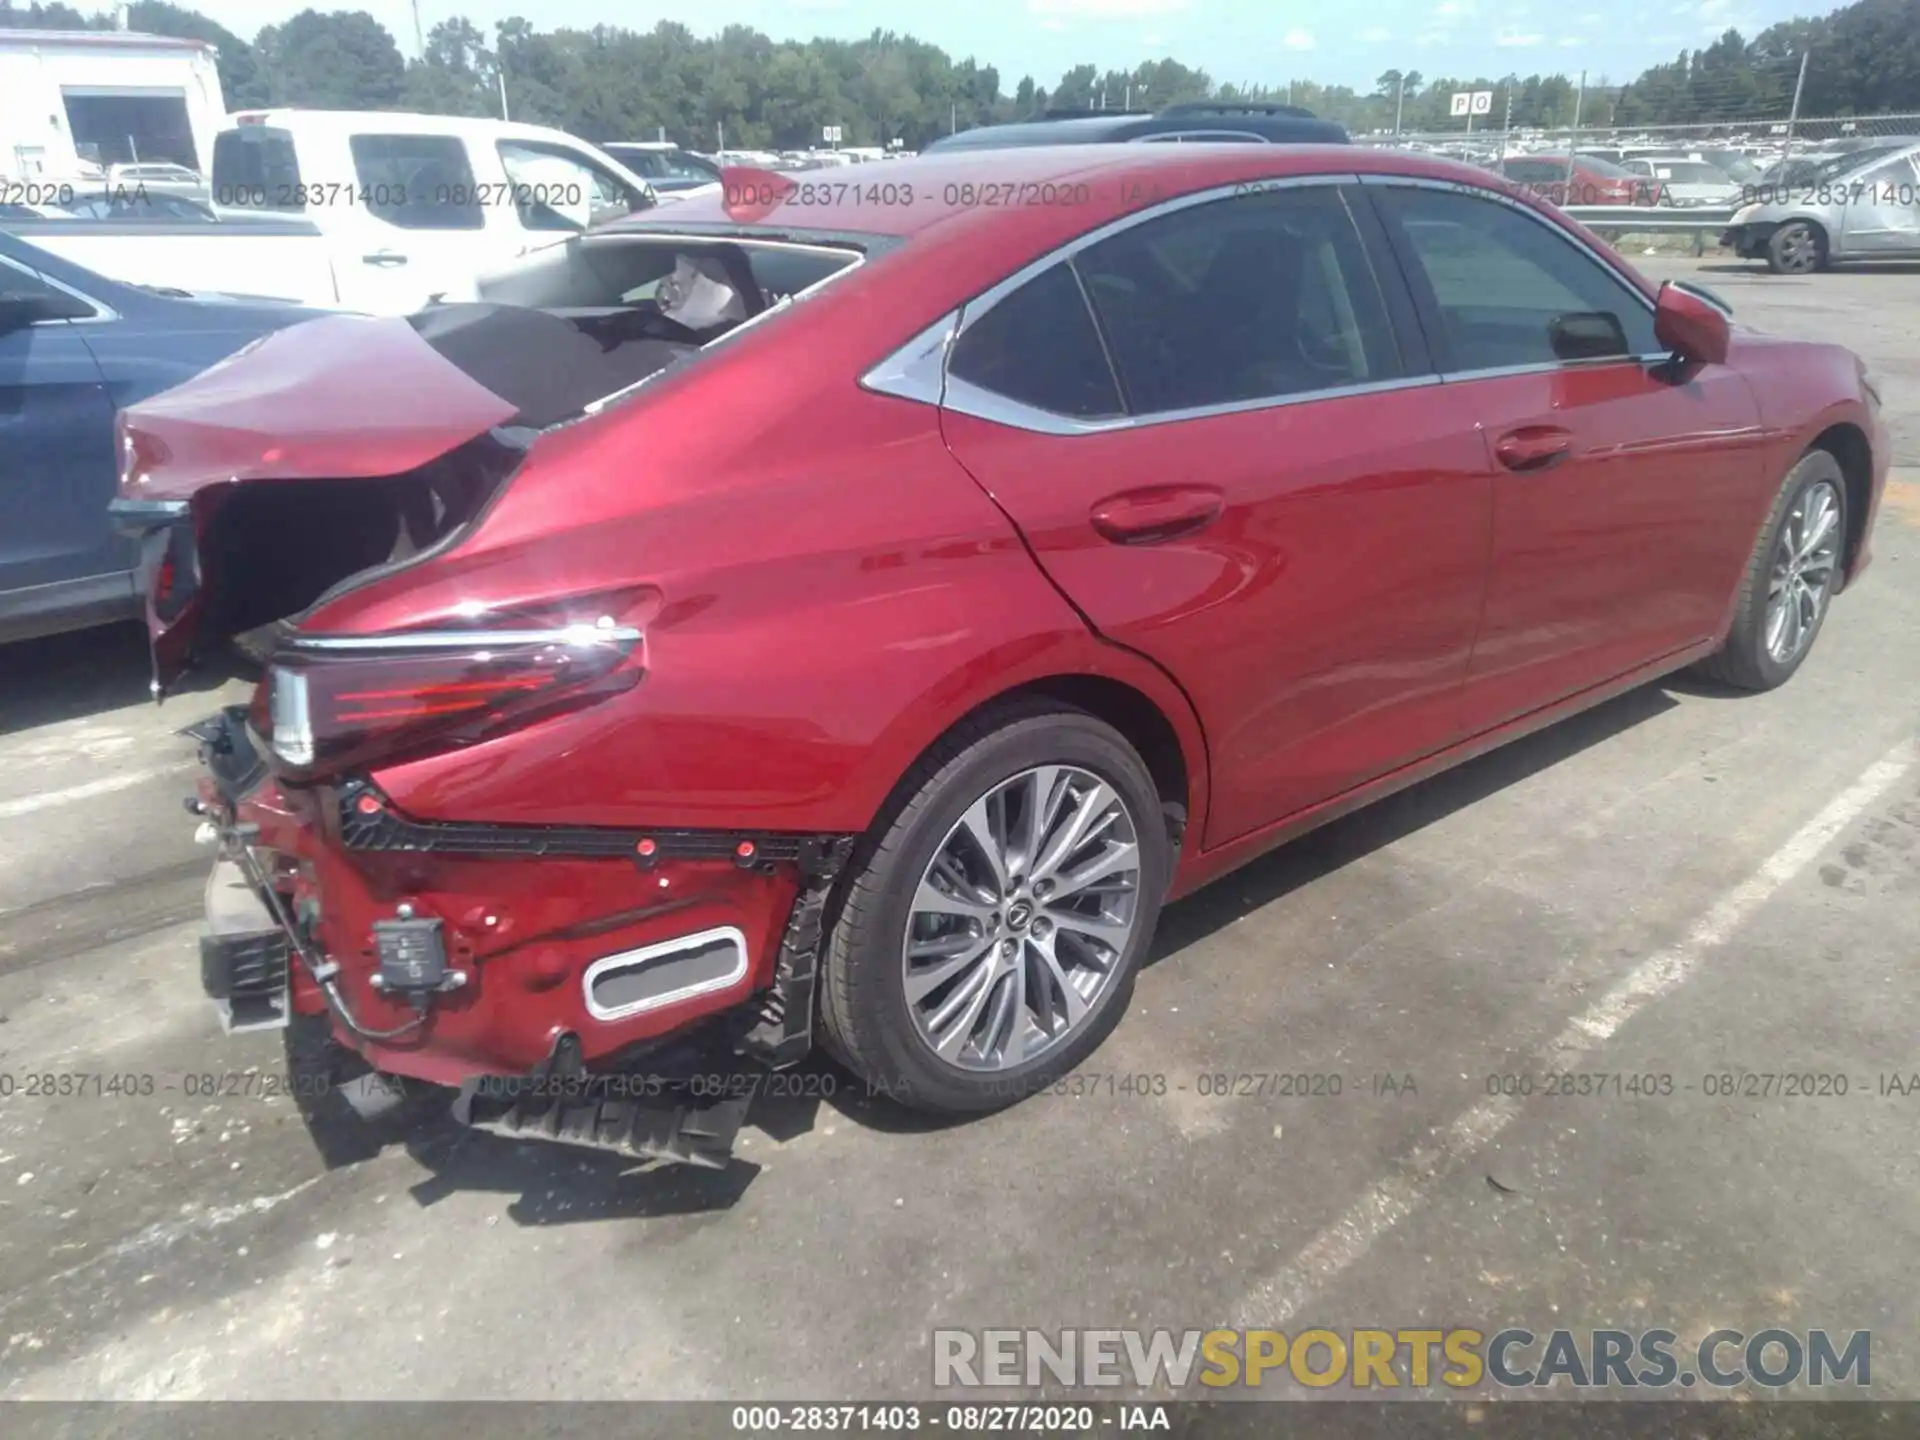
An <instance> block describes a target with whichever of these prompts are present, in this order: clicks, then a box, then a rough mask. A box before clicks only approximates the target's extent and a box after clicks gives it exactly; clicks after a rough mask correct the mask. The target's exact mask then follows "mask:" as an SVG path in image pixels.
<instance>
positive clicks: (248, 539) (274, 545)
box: [195, 430, 531, 654]
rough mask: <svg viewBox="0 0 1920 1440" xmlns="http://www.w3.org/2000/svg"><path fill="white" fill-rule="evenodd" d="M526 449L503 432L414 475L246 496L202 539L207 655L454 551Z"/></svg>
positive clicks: (227, 498)
mask: <svg viewBox="0 0 1920 1440" xmlns="http://www.w3.org/2000/svg"><path fill="white" fill-rule="evenodd" d="M518 438H521V437H517V436H516V435H515V432H512V431H499V430H496V431H492V432H489V433H488V434H486V435H482V436H479V437H478V438H476V439H474V440H470V441H468V442H467V443H466V444H465V445H462V446H460V447H459V448H458V449H456V450H453V451H450V452H449V453H447V454H445V455H443V456H441V457H440V458H439V459H437V460H434V461H431V462H430V463H428V464H426V465H423V466H421V467H420V468H419V469H417V470H410V471H408V472H407V473H406V474H404V475H389V476H381V477H378V478H374V479H349V480H340V479H324V480H283V481H277V482H275V483H273V484H263V485H242V486H237V487H235V488H234V489H233V490H232V491H231V492H230V493H227V494H225V495H223V496H222V497H221V500H220V503H218V504H217V505H215V506H213V507H212V512H211V514H209V515H208V516H207V519H206V522H205V526H204V528H203V530H202V533H201V535H200V540H199V549H200V573H201V574H202V576H203V577H205V579H204V585H205V595H204V599H203V608H202V610H201V614H200V619H199V622H198V624H197V626H196V637H195V649H196V650H198V651H200V652H201V653H203V654H204V653H205V652H206V651H207V649H208V647H209V646H211V645H214V644H217V643H218V642H219V641H221V640H223V639H226V638H229V637H233V636H243V637H244V636H245V635H246V634H247V632H258V631H261V630H263V629H265V630H267V631H268V632H271V631H272V629H273V628H274V627H275V622H277V621H282V620H285V619H287V618H288V617H291V616H297V615H299V614H301V613H302V612H303V611H305V610H307V609H309V608H311V607H312V606H313V605H314V604H315V603H316V602H317V601H319V600H320V599H321V597H323V596H324V595H326V594H327V592H328V591H330V590H332V589H334V588H335V587H337V586H339V585H341V584H342V583H344V582H346V581H348V580H352V579H356V578H364V577H365V576H366V575H367V574H368V573H369V572H372V571H376V570H381V569H385V568H387V567H389V566H394V565H403V564H406V563H407V562H409V561H411V560H414V559H417V558H418V557H419V556H420V555H421V554H422V553H424V552H425V551H427V550H430V549H432V548H434V547H435V546H437V545H439V544H441V543H443V542H444V541H446V540H447V539H448V538H449V537H450V536H452V535H453V534H454V533H455V532H456V531H458V530H459V529H460V528H461V527H462V526H464V525H466V524H467V523H469V522H470V521H471V520H473V519H474V518H475V517H476V516H477V515H479V513H480V511H481V510H482V509H483V508H484V507H485V505H486V503H487V501H488V499H489V498H490V497H491V496H492V495H493V494H494V492H495V491H496V490H497V489H498V487H499V486H500V485H501V483H502V482H503V481H504V480H505V479H506V477H507V476H508V475H509V474H510V473H511V472H512V470H513V468H514V466H515V465H516V464H517V463H518V462H519V460H520V458H521V456H522V455H524V454H525V447H524V444H520V443H516V440H517V439H518ZM524 438H531V437H524ZM242 644H243V648H246V649H249V650H255V651H257V650H259V649H261V648H264V647H262V646H260V645H258V644H247V643H246V642H245V640H244V639H243V641H242Z"/></svg>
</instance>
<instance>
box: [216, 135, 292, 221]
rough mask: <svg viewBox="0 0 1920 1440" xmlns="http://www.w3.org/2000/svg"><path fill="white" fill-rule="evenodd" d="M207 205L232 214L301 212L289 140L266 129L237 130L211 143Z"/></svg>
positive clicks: (219, 136)
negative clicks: (210, 196)
mask: <svg viewBox="0 0 1920 1440" xmlns="http://www.w3.org/2000/svg"><path fill="white" fill-rule="evenodd" d="M212 185H213V203H214V204H216V205H220V206H224V207H226V208H228V209H233V210H275V211H282V212H286V213H291V214H299V213H300V212H301V211H304V210H305V209H306V208H307V203H306V197H305V196H304V195H303V194H302V192H301V187H300V162H299V160H298V159H297V158H296V157H295V155H294V150H293V136H292V135H291V134H289V133H288V132H287V131H285V130H282V129H279V128H278V127H277V126H272V125H242V126H240V127H239V128H238V129H235V130H222V131H221V132H220V133H219V134H218V135H216V136H214V139H213V182H212Z"/></svg>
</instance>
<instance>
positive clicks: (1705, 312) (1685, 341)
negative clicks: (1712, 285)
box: [1653, 280, 1732, 365]
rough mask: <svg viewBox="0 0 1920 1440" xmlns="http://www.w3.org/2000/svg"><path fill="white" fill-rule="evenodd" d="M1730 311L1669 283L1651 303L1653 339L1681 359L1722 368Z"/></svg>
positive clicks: (1725, 352) (1727, 337)
mask: <svg viewBox="0 0 1920 1440" xmlns="http://www.w3.org/2000/svg"><path fill="white" fill-rule="evenodd" d="M1730 315H1731V312H1730V311H1729V310H1728V309H1727V307H1726V306H1725V305H1723V304H1721V303H1720V302H1719V301H1717V300H1715V299H1713V298H1712V297H1711V296H1709V295H1707V294H1706V293H1705V292H1704V291H1700V290H1695V289H1693V288H1692V287H1691V286H1686V285H1677V284H1675V283H1674V282H1673V281H1671V280H1669V281H1667V282H1666V283H1665V284H1663V285H1662V286H1661V287H1660V295H1659V298H1658V299H1657V300H1656V301H1655V302H1654V310H1653V336H1654V339H1656V340H1658V341H1659V342H1660V343H1661V344H1662V345H1664V346H1666V347H1667V349H1669V350H1671V351H1672V352H1673V353H1674V354H1676V355H1678V356H1680V357H1681V358H1682V359H1683V360H1692V361H1694V362H1696V363H1698V364H1701V365H1724V364H1725V363H1726V361H1727V345H1728V343H1729V341H1730V339H1731V337H1732V331H1731V327H1730V325H1729V319H1730Z"/></svg>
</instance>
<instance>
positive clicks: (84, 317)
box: [0, 231, 322, 642]
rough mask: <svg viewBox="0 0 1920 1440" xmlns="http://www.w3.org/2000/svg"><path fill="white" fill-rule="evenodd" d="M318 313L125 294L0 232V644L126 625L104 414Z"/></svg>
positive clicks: (126, 546)
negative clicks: (114, 623)
mask: <svg viewBox="0 0 1920 1440" xmlns="http://www.w3.org/2000/svg"><path fill="white" fill-rule="evenodd" d="M317 313H322V312H317V311H314V310H312V309H308V308H306V307H303V306H299V305H290V304H286V303H283V302H275V301H270V300H242V299H238V298H234V297H227V296H193V295H187V294H186V293H184V292H171V291H159V290H153V289H148V288H144V287H142V286H137V285H125V284H122V283H121V282H120V281H118V280H109V279H107V278H106V277H105V276H104V275H96V274H94V273H93V272H92V271H91V270H87V269H84V268H83V267H81V266H78V265H74V264H72V263H70V262H68V261H66V260H62V259H60V258H58V257H57V256H53V255H49V254H47V253H46V252H45V251H44V250H38V249H36V248H34V247H33V246H31V245H27V244H24V243H23V242H21V241H19V240H16V239H14V238H13V237H12V236H11V235H8V234H6V233H5V232H4V231H0V642H6V641H10V640H24V639H28V638H30V637H32V636H36V635H51V634H54V633H56V632H58V631H62V630H77V629H81V628H82V627H84V626H88V625H99V624H104V623H106V622H108V621H112V620H122V619H127V618H130V617H133V616H137V615H139V613H140V600H139V598H138V596H137V595H136V593H135V590H134V576H133V571H134V566H135V563H136V562H137V560H138V545H137V542H135V541H133V540H131V539H129V538H127V537H126V536H124V535H121V534H119V533H118V532H117V531H116V530H115V529H114V528H113V527H112V525H110V524H109V523H108V519H107V505H108V502H110V501H111V500H112V499H113V496H114V490H115V486H116V484H117V482H118V479H119V465H118V460H119V457H118V456H117V455H116V454H115V453H114V430H113V421H114V413H115V412H116V411H117V410H118V409H119V408H120V407H121V406H123V405H130V404H132V403H133V402H135V401H137V400H141V399H144V398H145V397H147V396H148V395H152V394H154V393H156V392H157V391H161V390H167V389H171V388H172V387H173V386H175V385H178V384H179V383H180V382H181V381H183V380H185V379H187V378H188V377H190V376H192V375H196V374H198V373H199V372H200V371H202V370H204V369H206V368H207V367H208V366H209V365H211V364H213V363H214V362H215V361H216V360H220V359H223V358H224V357H226V356H228V355H230V354H232V353H233V352H234V351H235V350H238V349H239V348H240V347H241V346H242V345H245V344H246V343H247V342H248V341H250V340H253V339H256V338H257V337H259V336H261V335H265V334H267V333H268V332H269V331H273V330H278V329H280V328H281V327H282V326H286V325H291V324H294V323H296V322H298V321H300V320H304V319H308V318H311V317H312V316H313V315H315V314H317Z"/></svg>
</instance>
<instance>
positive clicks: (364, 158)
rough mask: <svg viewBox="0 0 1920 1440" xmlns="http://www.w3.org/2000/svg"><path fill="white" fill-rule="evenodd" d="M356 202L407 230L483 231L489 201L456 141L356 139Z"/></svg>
mask: <svg viewBox="0 0 1920 1440" xmlns="http://www.w3.org/2000/svg"><path fill="white" fill-rule="evenodd" d="M347 143H348V144H349V146H350V147H351V148H352V150H353V178H354V184H355V186H356V187H357V188H356V193H355V195H354V200H355V202H356V203H357V204H360V205H362V206H364V207H365V208H366V210H367V213H368V214H370V215H372V216H373V217H374V218H375V219H376V220H384V221H386V222H387V223H388V224H389V225H398V226H399V227H400V228H401V229H403V230H481V229H484V228H485V227H486V223H487V219H486V214H485V212H484V210H483V209H482V208H481V206H482V201H483V199H484V198H485V197H483V196H482V195H481V194H480V187H479V186H477V185H475V184H474V180H473V165H472V163H471V162H470V161H469V160H468V159H467V147H466V146H465V144H463V143H462V142H461V140H460V139H459V137H458V136H455V135H355V136H353V137H352V138H351V139H350V140H349V141H348V142H347Z"/></svg>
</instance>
